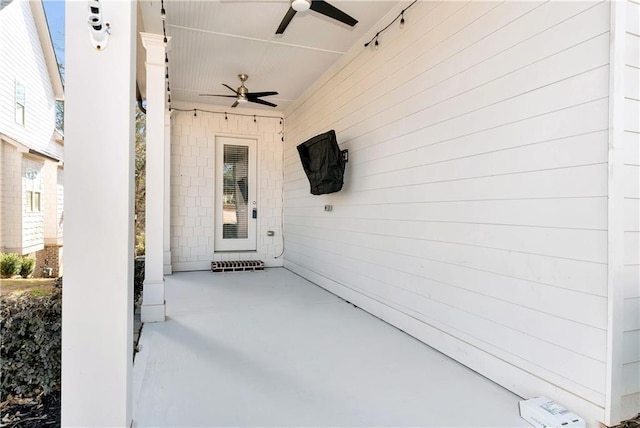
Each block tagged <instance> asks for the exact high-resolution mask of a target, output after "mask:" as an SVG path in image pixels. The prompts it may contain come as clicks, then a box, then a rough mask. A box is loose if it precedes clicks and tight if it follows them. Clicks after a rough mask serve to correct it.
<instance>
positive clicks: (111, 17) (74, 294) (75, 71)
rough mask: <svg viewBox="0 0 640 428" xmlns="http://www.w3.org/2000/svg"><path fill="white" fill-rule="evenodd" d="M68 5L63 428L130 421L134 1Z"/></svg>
mask: <svg viewBox="0 0 640 428" xmlns="http://www.w3.org/2000/svg"><path fill="white" fill-rule="evenodd" d="M101 6H102V7H101V9H102V10H101V14H102V18H103V20H105V21H108V22H110V24H111V35H110V36H109V40H108V45H107V46H106V47H104V48H103V49H101V50H97V49H96V48H94V46H93V45H92V43H91V40H90V37H89V26H88V19H89V8H88V3H87V2H77V1H70V2H66V85H65V92H66V97H65V99H66V108H65V180H64V181H65V183H64V184H65V194H64V210H65V212H64V217H65V228H64V234H65V236H64V265H65V276H64V287H63V299H62V302H63V303H62V313H63V317H62V426H68V427H72V426H73V427H80V426H82V427H97V426H101V427H106V426H119V427H129V426H130V425H131V372H132V365H133V364H132V359H133V206H134V202H133V189H134V187H133V178H134V162H133V161H134V148H133V141H134V116H135V114H134V112H135V110H134V107H135V55H136V34H137V33H136V22H137V20H136V10H137V5H136V3H135V2H128V1H104V2H101Z"/></svg>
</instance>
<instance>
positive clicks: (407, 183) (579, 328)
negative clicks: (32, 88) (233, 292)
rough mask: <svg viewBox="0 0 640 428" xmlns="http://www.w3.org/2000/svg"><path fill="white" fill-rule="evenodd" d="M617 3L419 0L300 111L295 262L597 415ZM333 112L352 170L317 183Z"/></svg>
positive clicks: (307, 273)
mask: <svg viewBox="0 0 640 428" xmlns="http://www.w3.org/2000/svg"><path fill="white" fill-rule="evenodd" d="M610 7H611V5H610V3H608V2H543V1H532V2H501V3H498V2H439V3H435V2H418V3H416V5H415V6H413V7H412V8H411V9H409V11H407V12H406V13H405V16H404V17H405V20H406V25H405V27H404V29H403V30H400V29H398V28H397V26H392V27H391V28H390V29H389V30H387V31H386V32H385V33H383V34H382V35H381V36H380V38H379V40H380V47H379V49H378V50H373V49H364V48H362V47H361V46H356V47H355V48H354V50H353V51H351V52H350V54H348V55H347V56H346V59H345V60H344V61H342V62H340V63H339V64H338V65H336V66H335V67H334V68H333V69H332V70H330V72H328V73H327V74H326V75H325V76H324V77H323V79H321V80H320V81H319V82H318V83H316V84H315V85H314V86H312V87H311V88H310V90H309V91H308V92H307V93H306V95H305V96H303V98H302V99H301V100H299V101H298V102H297V103H296V104H294V106H293V107H292V108H291V109H289V110H288V111H287V112H286V117H287V144H286V149H285V168H286V170H285V230H286V235H285V236H286V242H285V248H286V253H285V266H286V267H288V268H290V269H292V270H293V271H295V272H297V273H299V274H301V275H302V276H304V277H306V278H308V279H310V280H312V281H314V282H316V283H318V284H320V285H322V286H323V287H325V288H327V289H329V290H330V291H332V292H334V293H336V294H338V295H340V296H342V297H345V298H346V299H347V300H349V301H351V302H353V303H355V304H357V305H358V306H360V307H362V308H364V309H365V310H367V311H369V312H371V313H373V314H375V315H377V316H379V317H381V318H382V319H384V320H386V321H388V322H390V323H392V324H394V325H396V326H398V327H399V328H401V329H403V330H405V331H407V332H409V333H410V334H412V335H414V336H416V337H417V338H419V339H421V340H423V341H425V342H426V343H427V344H429V345H431V346H433V347H435V348H437V349H439V350H441V351H442V352H444V353H445V354H447V355H450V356H452V357H453V358H456V359H458V360H459V361H461V362H462V363H464V364H466V365H468V366H470V367H471V368H473V369H474V370H477V371H478V372H480V373H482V374H484V375H486V376H488V377H489V378H491V379H493V380H494V381H496V382H498V383H500V384H501V385H503V386H505V387H507V388H508V389H510V390H512V391H514V392H516V393H517V394H519V395H521V396H524V397H532V396H536V395H543V394H544V395H547V396H549V397H551V398H553V399H556V400H557V401H559V402H561V403H563V404H564V405H566V406H568V407H569V408H570V409H571V410H573V411H575V412H576V413H578V414H581V415H583V416H584V417H585V418H587V419H588V420H590V421H591V422H592V423H593V421H596V420H598V421H604V420H605V411H604V410H605V406H606V401H607V325H608V324H607V323H608V318H607V304H608V283H607V260H608V258H607V257H608V253H607V209H608V200H607V197H608V194H607V192H608V190H607V185H608V179H607V168H608V152H607V150H608V127H609V125H608V119H609V117H608V115H609V102H608V95H609V94H608V90H609V53H610V52H609V42H610V34H609V26H610V13H609V11H610ZM397 12H399V10H397V11H396V13H397ZM392 18H393V17H392V16H390V17H387V20H384V21H385V22H381V24H383V25H384V24H386V23H388V21H389V19H392ZM364 41H366V40H364ZM636 111H637V109H636ZM329 129H335V130H336V132H337V136H338V142H339V143H340V145H341V148H342V149H349V163H348V164H347V167H346V173H345V187H344V188H343V190H342V191H341V192H338V193H335V194H331V195H326V196H312V195H310V194H309V184H308V181H307V179H306V176H305V175H304V172H303V170H302V168H301V165H300V160H299V158H298V153H297V151H296V149H295V147H296V145H297V144H299V143H301V142H303V141H304V140H306V139H307V138H310V137H312V136H314V135H316V134H319V133H321V132H325V131H327V130H329ZM629 168H630V169H631V168H632V167H631V166H630V167H629ZM631 181H632V180H631ZM635 189H636V192H637V182H636V187H635ZM635 195H636V197H637V193H635ZM325 204H331V205H333V207H334V208H333V211H332V212H329V213H327V212H324V211H323V206H324V205H325ZM636 214H637V213H636ZM636 230H637V229H636ZM631 254H633V253H630V257H631ZM635 254H636V255H637V251H636V252H635ZM634 260H635V261H634ZM634 260H629V263H630V264H633V263H636V264H637V259H634ZM636 272H637V270H636ZM635 283H636V284H637V280H635ZM631 304H633V303H631ZM634 334H635V333H634ZM636 343H637V342H636Z"/></svg>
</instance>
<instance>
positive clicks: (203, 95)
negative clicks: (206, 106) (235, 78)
mask: <svg viewBox="0 0 640 428" xmlns="http://www.w3.org/2000/svg"><path fill="white" fill-rule="evenodd" d="M198 96H201V97H225V98H237V97H238V96H237V95H218V94H198Z"/></svg>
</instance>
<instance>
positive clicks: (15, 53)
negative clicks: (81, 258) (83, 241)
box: [0, 0, 64, 276]
mask: <svg viewBox="0 0 640 428" xmlns="http://www.w3.org/2000/svg"><path fill="white" fill-rule="evenodd" d="M0 58H1V60H0V61H1V64H2V65H1V66H0V252H4V253H18V254H23V255H26V254H29V255H32V256H34V257H35V258H36V268H35V271H34V276H39V275H41V274H42V272H43V267H45V265H46V266H48V267H51V268H53V272H52V273H53V275H56V276H57V275H61V274H62V264H61V261H62V219H63V210H62V204H63V189H64V186H63V151H64V150H63V149H64V147H63V144H64V143H63V136H62V133H61V131H60V130H58V129H56V102H57V101H61V100H62V99H63V86H62V79H61V76H60V72H59V69H58V64H57V61H56V56H55V52H54V49H53V44H52V41H51V37H50V34H49V28H48V26H47V20H46V17H45V12H44V9H43V5H42V2H41V1H31V2H29V1H23V0H15V1H13V2H9V3H7V2H3V8H2V10H1V11H0Z"/></svg>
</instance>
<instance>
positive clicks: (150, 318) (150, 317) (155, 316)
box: [140, 303, 166, 323]
mask: <svg viewBox="0 0 640 428" xmlns="http://www.w3.org/2000/svg"><path fill="white" fill-rule="evenodd" d="M165 307H166V305H165V304H164V303H163V304H161V305H142V307H141V308H140V321H142V322H143V323H145V322H164V320H165V319H166V314H165Z"/></svg>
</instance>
